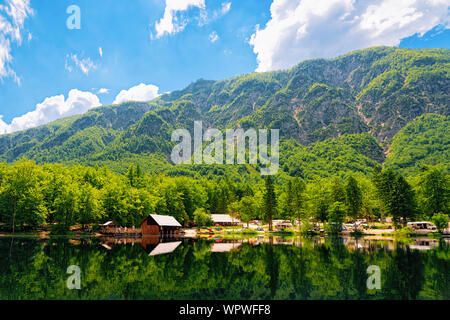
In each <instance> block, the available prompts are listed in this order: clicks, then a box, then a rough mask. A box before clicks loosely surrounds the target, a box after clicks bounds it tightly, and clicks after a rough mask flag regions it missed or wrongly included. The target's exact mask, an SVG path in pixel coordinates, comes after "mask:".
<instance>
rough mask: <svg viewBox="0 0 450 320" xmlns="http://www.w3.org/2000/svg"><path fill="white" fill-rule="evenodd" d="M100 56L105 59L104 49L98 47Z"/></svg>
mask: <svg viewBox="0 0 450 320" xmlns="http://www.w3.org/2000/svg"><path fill="white" fill-rule="evenodd" d="M98 54H99V55H100V57H102V58H103V48H102V47H98Z"/></svg>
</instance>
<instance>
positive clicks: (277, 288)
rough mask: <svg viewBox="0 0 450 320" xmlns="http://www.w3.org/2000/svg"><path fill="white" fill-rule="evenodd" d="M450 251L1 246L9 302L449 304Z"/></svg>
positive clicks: (215, 244) (413, 244)
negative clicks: (435, 301) (377, 301)
mask: <svg viewBox="0 0 450 320" xmlns="http://www.w3.org/2000/svg"><path fill="white" fill-rule="evenodd" d="M449 249H450V244H449V241H448V240H446V241H444V240H440V241H439V240H432V239H426V238H425V239H421V240H414V239H413V240H411V241H410V243H408V244H404V243H399V242H395V241H393V240H385V241H379V240H369V239H364V238H362V239H354V238H311V239H306V238H299V237H296V238H282V237H260V238H249V239H240V240H230V239H228V240H224V239H219V238H216V239H165V240H164V241H160V240H159V239H158V238H145V239H143V240H141V239H134V240H133V239H129V240H117V239H97V238H92V239H70V238H64V237H62V238H50V239H44V240H42V239H36V238H26V237H16V238H0V299H2V300H9V299H19V300H22V299H31V300H35V299H48V300H53V299H75V300H79V299H81V300H98V299H102V300H103V299H108V300H110V299H126V300H129V299H151V300H153V299H156V300H159V299H163V300H168V299H175V300H178V299H189V300H208V299H227V300H241V299H252V300H253V299H256V300H259V299H277V300H280V299H282V300H286V299H287V300H291V299H292V300H303V299H319V300H322V299H349V300H359V299H364V300H367V299H402V300H411V299H445V300H447V299H450V250H449ZM69 267H70V268H69ZM68 268H69V271H70V272H69V273H68ZM77 270H78V271H77ZM368 271H369V272H368ZM77 272H78V273H77ZM78 275H79V276H78ZM369 277H372V278H371V280H370V283H371V285H369V287H368V278H369ZM68 280H69V281H68ZM77 281H78V285H79V286H80V289H76V286H77ZM377 281H378V282H377ZM370 286H371V287H370ZM373 286H375V287H373ZM69 287H71V288H72V289H69Z"/></svg>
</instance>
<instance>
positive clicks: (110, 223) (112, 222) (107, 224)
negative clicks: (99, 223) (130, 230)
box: [103, 221, 115, 227]
mask: <svg viewBox="0 0 450 320" xmlns="http://www.w3.org/2000/svg"><path fill="white" fill-rule="evenodd" d="M114 224H115V223H114V221H108V222H106V223H104V224H103V226H105V227H106V226H111V225H114Z"/></svg>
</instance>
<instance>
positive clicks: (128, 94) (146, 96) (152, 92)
mask: <svg viewBox="0 0 450 320" xmlns="http://www.w3.org/2000/svg"><path fill="white" fill-rule="evenodd" d="M158 91H159V88H158V87H157V86H154V85H152V84H149V85H146V84H143V83H141V84H140V85H138V86H135V87H132V88H130V89H128V90H122V91H120V93H119V94H118V95H117V97H116V99H115V100H114V102H113V104H120V103H124V102H127V101H143V102H145V101H150V100H153V99H154V98H156V97H158V96H159V95H160V94H159V93H158Z"/></svg>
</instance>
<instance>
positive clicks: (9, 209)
mask: <svg viewBox="0 0 450 320" xmlns="http://www.w3.org/2000/svg"><path fill="white" fill-rule="evenodd" d="M3 170H6V172H4V173H3V174H2V184H1V188H0V217H1V218H2V220H3V222H4V223H6V224H7V226H8V227H9V228H10V230H12V232H15V231H16V230H17V229H23V228H25V227H30V228H35V227H38V226H41V225H42V224H44V223H45V219H46V217H47V215H48V210H47V207H46V206H45V204H44V192H43V191H44V184H45V179H46V175H45V173H44V172H43V170H42V168H41V167H38V166H35V165H34V164H33V163H32V162H31V161H25V160H23V161H19V162H17V163H16V164H15V165H14V166H13V167H3Z"/></svg>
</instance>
